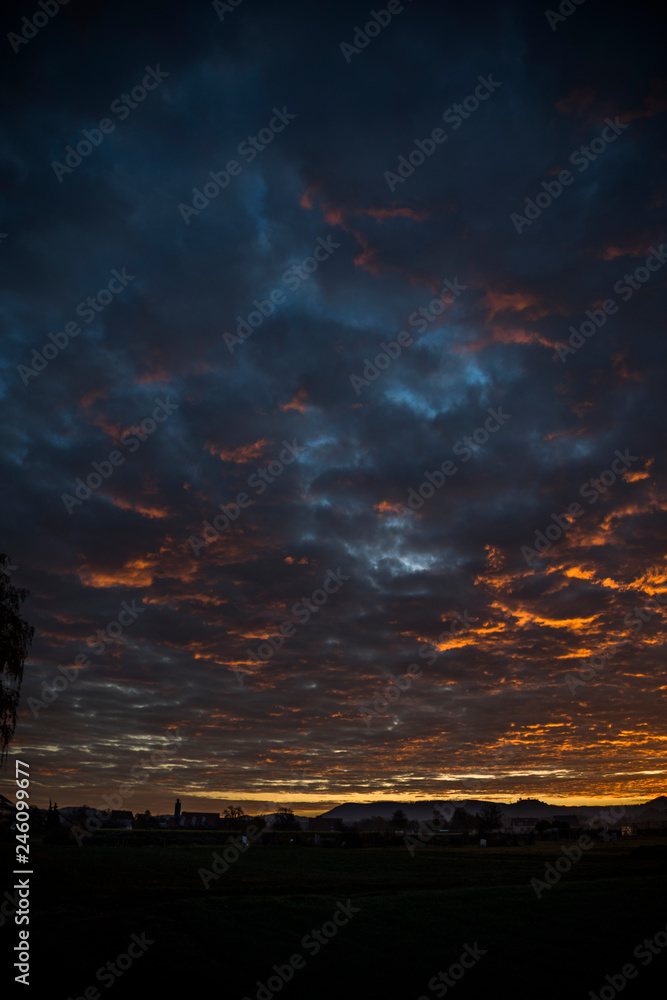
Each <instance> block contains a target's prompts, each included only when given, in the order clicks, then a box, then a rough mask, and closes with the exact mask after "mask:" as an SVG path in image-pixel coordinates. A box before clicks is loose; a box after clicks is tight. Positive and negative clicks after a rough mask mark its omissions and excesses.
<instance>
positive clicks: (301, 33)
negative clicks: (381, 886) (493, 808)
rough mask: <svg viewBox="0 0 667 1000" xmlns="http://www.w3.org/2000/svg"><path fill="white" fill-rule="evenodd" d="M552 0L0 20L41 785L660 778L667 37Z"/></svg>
mask: <svg viewBox="0 0 667 1000" xmlns="http://www.w3.org/2000/svg"><path fill="white" fill-rule="evenodd" d="M561 8H562V9H563V10H564V11H565V12H566V13H560V14H559V13H558V8H557V7H556V8H554V11H553V12H552V13H551V14H549V13H548V12H545V11H544V10H543V8H542V6H541V5H537V4H534V3H511V4H505V3H501V4H496V3H478V4H476V5H460V4H448V3H431V2H428V0H415V2H406V3H405V4H403V5H401V4H399V3H398V2H392V4H391V6H390V9H389V10H387V7H386V5H385V6H383V7H376V8H372V9H373V10H376V11H377V18H373V16H372V14H371V9H370V8H368V7H367V5H365V4H363V3H359V2H354V3H352V2H347V0H343V2H322V3H318V4H309V3H304V2H295V3H291V4H273V3H269V2H266V0H264V2H263V0H242V2H240V3H238V2H236V3H235V4H233V5H232V4H222V3H218V4H217V5H214V4H211V3H203V2H202V3H199V2H196V3H192V4H187V5H182V4H178V5H176V4H174V3H170V2H167V3H162V2H161V3H153V4H152V3H150V2H147V3H143V4H142V5H140V7H139V8H137V7H136V5H132V4H129V3H126V2H119V3H113V4H111V3H105V2H101V3H87V4H86V5H85V6H84V5H83V4H82V3H79V2H78V0H71V3H69V4H66V5H65V6H63V7H62V8H59V9H58V10H57V12H56V13H55V14H53V15H52V16H50V18H49V20H48V23H45V24H43V25H42V23H41V22H42V20H43V19H42V18H41V17H38V18H37V20H38V21H39V23H40V26H39V28H35V27H33V26H31V24H30V21H28V22H27V27H26V25H25V24H24V23H23V21H22V18H24V17H28V18H32V17H33V14H34V12H35V11H36V10H39V8H37V7H36V6H34V7H33V5H30V4H26V3H22V4H20V5H15V6H14V8H10V9H9V11H8V12H7V13H5V14H4V15H3V18H4V20H3V34H4V35H5V38H6V42H5V55H4V58H3V60H2V69H1V70H0V72H1V73H2V76H3V78H4V84H5V87H6V92H7V93H8V94H9V95H10V98H9V100H8V101H6V103H5V115H4V125H3V128H2V153H3V155H2V166H1V167H0V170H1V171H2V181H3V183H2V185H1V192H2V193H1V195H0V197H1V199H2V211H1V215H0V229H2V234H0V254H1V255H2V272H1V274H2V283H3V285H4V294H3V297H2V303H3V304H2V307H1V318H2V327H3V350H2V361H1V367H0V397H1V406H2V411H3V414H2V416H3V425H4V433H3V435H2V439H1V441H0V462H1V475H2V481H3V483H4V484H5V490H4V503H3V530H2V533H1V536H0V546H1V549H2V551H4V552H6V553H7V554H8V555H9V556H10V559H11V562H12V565H13V566H14V567H16V568H15V569H14V570H13V572H12V581H13V583H14V584H15V585H16V586H20V587H27V588H28V589H29V590H30V591H31V596H30V598H29V600H28V601H27V602H26V603H25V605H24V609H23V610H24V614H25V616H26V618H27V620H28V621H29V622H30V623H31V624H32V625H34V626H35V629H36V634H35V639H34V642H33V644H32V647H31V649H30V653H29V658H28V660H27V661H26V665H25V675H24V681H23V688H22V701H21V708H20V713H19V720H18V725H17V730H16V736H15V740H14V744H13V747H12V754H10V760H11V759H12V758H13V756H14V755H17V756H18V757H19V759H21V760H26V761H28V762H29V763H30V768H31V775H32V787H33V794H34V797H35V800H36V801H37V803H38V804H44V805H46V804H47V802H48V800H49V798H52V799H56V800H57V801H58V803H59V804H60V805H62V806H64V805H79V804H84V803H85V804H87V805H89V806H98V805H99V806H102V805H103V803H104V802H105V801H106V800H105V799H104V796H111V795H116V796H120V798H121V799H122V808H129V809H132V810H133V811H135V812H136V811H143V810H144V809H147V808H148V809H151V810H152V811H153V812H158V813H160V812H170V811H171V809H172V807H173V802H174V799H175V798H176V796H179V797H180V799H181V801H182V803H183V808H184V809H187V808H190V809H193V808H199V809H210V810H215V811H218V810H221V809H223V808H224V807H225V805H227V804H229V803H236V804H241V805H243V806H244V807H245V808H246V809H248V810H249V811H254V812H257V811H268V810H271V809H273V808H275V807H276V805H277V804H286V803H289V804H291V805H292V806H293V807H294V808H295V809H297V811H299V812H304V813H305V812H310V813H316V812H319V811H323V810H325V809H328V808H330V807H332V806H334V805H336V804H338V803H341V802H345V801H370V800H376V799H378V800H379V799H398V800H402V801H406V802H407V801H412V800H416V799H421V798H432V799H441V800H444V799H448V798H449V799H462V798H469V797H475V798H490V799H497V800H503V801H510V800H513V799H516V798H517V797H519V796H524V797H526V796H535V797H539V798H541V799H543V800H547V801H554V802H555V801H558V802H560V803H575V802H590V803H596V802H604V801H619V802H631V801H633V802H634V801H637V802H638V801H643V800H646V799H649V798H652V797H654V796H657V795H659V794H661V793H663V792H664V790H665V773H666V767H667V759H666V757H665V750H666V741H667V736H666V735H665V701H664V698H665V691H666V690H667V672H666V669H665V659H664V642H665V630H664V624H663V603H664V602H667V567H666V564H665V545H664V541H665V535H666V529H665V518H664V511H665V507H666V497H667V491H666V484H665V449H666V447H667V445H666V443H665V435H664V402H663V397H664V376H665V372H664V367H665V347H664V315H665V299H666V297H665V275H666V273H667V266H665V265H666V264H667V257H666V256H665V252H664V251H665V250H667V244H666V243H663V240H667V221H666V215H667V212H666V207H667V200H666V194H667V186H666V183H665V178H664V162H665V155H666V147H665V140H664V124H665V112H666V111H667V89H666V88H665V76H664V64H663V44H662V37H661V30H660V28H661V24H660V22H659V21H658V20H657V19H656V20H654V18H656V16H657V15H655V14H652V13H650V9H651V8H650V7H649V6H648V5H646V6H645V7H643V8H642V7H641V6H640V7H639V8H637V10H636V12H635V15H633V19H632V20H630V21H628V18H627V11H626V13H625V14H621V12H622V11H623V8H622V7H620V6H619V7H618V8H617V7H616V6H615V5H603V4H600V3H595V2H594V0H587V2H585V3H581V4H578V5H576V4H574V3H572V4H569V3H565V4H561ZM570 8H571V10H570ZM568 11H569V13H567V12H568ZM368 24H370V27H369V29H368V32H366V29H365V26H366V25H368ZM22 30H23V31H24V32H25V34H26V35H30V36H31V37H29V38H24V37H23V36H22V35H20V32H21V31H22ZM420 310H421V312H420ZM383 345H384V346H383ZM385 347H386V350H385ZM376 360H377V363H376ZM427 474H428V475H427ZM216 518H217V520H215V519H216ZM214 521H215V523H214ZM107 629H109V631H107ZM281 629H282V631H281ZM269 639H271V640H272V641H271V642H270V641H269ZM591 658H593V659H591ZM392 678H393V680H392ZM7 774H9V772H7ZM9 776H10V777H11V775H9ZM119 789H123V791H122V792H120V791H119Z"/></svg>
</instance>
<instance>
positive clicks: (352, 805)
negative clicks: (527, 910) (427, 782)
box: [322, 795, 667, 823]
mask: <svg viewBox="0 0 667 1000" xmlns="http://www.w3.org/2000/svg"><path fill="white" fill-rule="evenodd" d="M488 804H489V800H488V799H427V800H421V801H419V802H397V801H393V800H391V799H387V800H385V801H380V802H344V803H343V804H342V805H339V806H335V807H334V808H333V809H330V810H329V811H328V812H325V813H322V815H323V816H326V817H332V818H336V819H342V820H343V821H344V822H346V823H355V822H357V821H359V820H362V819H370V818H371V816H381V817H382V818H383V819H391V817H392V816H393V814H394V813H395V812H396V810H397V809H401V810H402V811H403V812H404V813H405V815H406V816H407V818H408V819H411V820H425V819H430V818H431V816H432V815H433V810H434V809H436V808H437V809H439V810H440V812H441V813H442V815H443V816H444V817H445V819H446V820H449V819H450V818H451V815H452V813H453V812H454V810H455V809H465V810H466V812H469V813H476V812H480V811H481V810H482V809H483V808H484V806H486V805H488ZM496 805H498V806H499V807H500V809H501V810H502V813H503V815H504V816H505V817H506V818H508V819H522V818H526V819H528V818H530V819H551V818H553V817H554V816H580V817H582V818H587V819H591V818H592V817H593V816H596V815H599V814H600V813H603V812H604V811H605V810H606V809H609V808H610V806H609V805H605V806H586V805H583V806H566V805H559V804H554V803H551V802H542V801H541V800H540V799H518V801H516V802H498V803H496ZM611 805H613V803H611ZM624 808H625V815H626V816H627V817H628V819H631V820H633V821H634V820H636V819H640V818H643V819H647V820H648V819H661V818H662V817H663V816H665V815H667V796H665V795H659V796H658V797H657V798H655V799H650V800H649V801H648V802H640V803H637V804H636V805H631V806H624Z"/></svg>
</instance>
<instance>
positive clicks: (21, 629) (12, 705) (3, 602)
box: [0, 554, 35, 764]
mask: <svg viewBox="0 0 667 1000" xmlns="http://www.w3.org/2000/svg"><path fill="white" fill-rule="evenodd" d="M12 569H16V567H15V566H12V565H11V564H10V561H9V557H8V556H6V555H4V554H2V555H0V763H2V764H6V759H7V748H8V747H9V744H10V742H11V740H12V737H13V736H14V730H15V729H16V711H17V709H18V707H19V699H20V697H21V681H22V680H23V664H24V663H25V658H26V655H27V653H28V646H29V645H30V643H31V642H32V637H33V635H34V634H35V630H34V628H33V627H32V625H28V623H27V622H26V621H24V620H23V618H21V615H20V614H19V608H20V607H21V605H22V604H23V602H24V601H25V599H26V597H28V595H29V593H30V591H28V590H21V589H19V588H18V587H12V585H11V582H10V573H11V570H12Z"/></svg>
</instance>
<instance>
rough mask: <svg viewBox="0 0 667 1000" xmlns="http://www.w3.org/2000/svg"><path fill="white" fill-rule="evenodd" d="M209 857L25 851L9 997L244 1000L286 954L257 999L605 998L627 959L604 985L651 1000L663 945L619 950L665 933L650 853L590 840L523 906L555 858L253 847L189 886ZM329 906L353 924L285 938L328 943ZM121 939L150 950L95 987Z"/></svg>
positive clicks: (106, 850) (543, 852) (665, 912)
mask: <svg viewBox="0 0 667 1000" xmlns="http://www.w3.org/2000/svg"><path fill="white" fill-rule="evenodd" d="M216 850H217V851H218V852H221V851H222V850H223V847H222V846H220V847H218V848H214V847H177V846H174V847H167V848H156V847H144V848H136V847H116V848H114V847H84V848H81V849H77V848H72V847H44V846H39V845H37V844H36V845H35V846H34V848H33V856H32V862H33V868H34V871H35V875H34V876H33V895H32V908H33V909H32V919H31V924H30V929H31V944H32V950H33V952H34V961H33V982H34V984H35V985H34V987H33V990H32V993H29V991H27V990H26V991H25V994H24V995H26V996H28V995H32V996H34V997H42V996H43V997H47V996H48V997H49V998H54V1000H60V998H62V1000H66V998H68V997H72V998H76V997H80V996H84V995H85V994H84V991H85V989H86V987H88V986H94V985H97V987H99V989H100V994H101V996H103V997H106V996H111V997H113V996H118V997H128V998H132V997H135V996H136V997H146V996H158V995H161V996H166V995H177V992H178V993H180V992H181V990H187V991H188V992H187V994H186V995H188V996H199V995H201V993H200V991H201V989H202V988H213V989H215V990H216V991H217V992H216V996H220V997H224V998H225V1000H227V998H230V1000H236V998H238V1000H242V998H243V997H249V998H251V1000H255V998H256V997H257V994H258V990H259V987H258V985H257V980H260V981H261V982H262V983H266V982H267V980H268V979H269V978H270V977H271V976H275V970H274V969H273V966H274V964H277V965H278V966H283V967H284V966H285V965H286V963H288V962H289V960H290V957H291V956H292V955H295V954H300V955H302V956H303V961H304V963H305V964H303V967H301V968H299V969H298V971H296V972H294V974H293V976H292V978H291V980H290V981H289V982H288V983H287V984H284V985H281V988H280V990H278V989H277V987H278V985H279V984H281V983H282V981H281V980H276V979H274V980H272V987H273V989H271V987H269V990H266V991H260V992H259V997H260V1000H269V997H270V996H271V995H274V993H277V992H279V994H280V996H281V997H284V998H285V1000H292V998H293V1000H297V998H298V1000H301V998H308V1000H315V998H329V997H331V998H341V1000H345V998H348V997H349V998H357V997H358V998H375V997H380V998H383V1000H401V998H406V1000H417V998H419V997H427V998H429V1000H430V998H433V997H437V996H445V995H446V996H448V997H449V996H453V997H455V998H456V1000H464V998H466V997H469V998H475V1000H478V998H491V997H494V998H495V997H502V996H505V995H507V996H510V995H516V996H519V995H521V996H530V997H535V998H537V1000H543V998H552V997H553V998H558V1000H562V998H564V997H566V998H568V1000H570V998H576V997H581V998H582V1000H583V998H589V996H590V991H591V990H593V991H594V995H596V996H598V995H599V990H600V988H601V987H604V986H605V985H607V986H608V989H609V990H611V989H612V988H611V987H609V985H608V980H607V979H605V976H606V975H607V974H609V975H610V976H617V975H618V974H619V973H620V971H621V969H622V967H623V966H624V965H626V964H627V963H629V962H630V963H633V965H634V966H635V968H636V969H637V970H638V973H637V976H636V978H634V979H632V980H631V981H628V983H627V985H626V986H625V988H624V989H623V990H622V991H621V992H622V994H623V996H624V998H626V1000H637V998H640V997H641V998H650V1000H653V998H657V997H661V996H663V995H664V983H665V981H666V979H667V948H666V949H665V952H664V953H662V954H658V955H656V956H655V957H652V958H651V960H650V962H648V963H647V960H646V957H645V956H646V955H650V952H643V953H642V954H643V956H644V957H643V960H642V958H638V957H637V956H633V951H634V949H635V948H636V946H638V945H640V944H641V942H642V941H643V940H644V938H649V939H653V938H654V936H655V935H656V933H658V935H659V940H660V934H659V932H660V931H664V930H665V926H666V925H667V892H666V889H667V877H666V861H667V845H665V843H664V841H663V842H662V843H661V844H659V843H648V842H645V841H639V842H638V841H636V840H635V841H627V842H626V841H623V842H619V843H597V844H596V845H595V846H594V847H593V848H592V849H591V850H590V851H588V852H586V853H585V854H584V855H583V857H582V859H581V860H580V861H579V862H578V863H577V864H575V865H574V866H573V867H572V869H571V870H570V871H569V872H568V873H566V874H563V876H562V877H561V879H560V881H558V882H557V884H555V885H554V886H553V888H551V889H549V890H548V891H545V892H544V894H543V896H542V898H541V899H538V898H537V897H536V895H535V892H534V891H533V888H532V887H531V885H530V880H531V878H542V877H543V874H544V866H545V864H546V863H547V862H548V861H550V860H551V861H555V860H556V859H557V858H559V857H562V856H563V855H562V854H561V850H560V845H558V844H553V843H549V844H537V845H536V846H534V847H507V848H502V849H501V848H498V849H488V848H487V849H481V848H479V847H461V848H451V849H445V848H427V849H423V850H421V851H418V852H417V853H416V855H415V857H410V855H409V854H408V851H407V850H406V849H405V848H389V849H359V850H351V849H340V848H334V849H322V848H300V847H292V848H290V847H282V848H281V847H265V846H262V845H259V844H258V845H254V846H251V847H250V849H249V850H248V852H247V853H246V854H245V855H243V856H242V857H240V858H239V860H238V861H237V862H236V863H235V864H233V865H232V866H231V867H230V869H229V870H228V871H227V872H226V873H225V874H222V875H221V876H220V877H219V878H218V879H217V880H215V881H212V882H211V883H210V888H208V889H205V888H204V886H203V884H202V881H201V879H200V877H199V875H198V869H200V868H207V869H209V870H210V869H211V866H212V855H213V852H214V851H216ZM4 853H5V852H4V850H3V854H4ZM5 860H9V859H8V858H5ZM5 870H6V868H5ZM339 901H340V902H341V903H343V904H348V901H349V903H350V904H351V906H352V907H355V908H358V912H356V913H353V915H352V917H351V919H349V922H348V923H346V924H345V925H344V926H341V927H340V928H339V929H338V930H337V931H336V933H335V936H333V937H331V938H330V939H327V938H326V937H325V938H323V940H324V941H325V942H326V943H325V944H323V945H322V946H320V948H319V953H318V954H314V951H315V943H314V941H313V939H312V938H308V939H307V941H308V942H313V943H309V944H308V945H307V946H306V945H304V943H303V939H304V937H305V935H308V934H310V933H311V931H312V930H313V929H315V930H317V929H319V928H321V927H322V925H323V924H326V925H327V930H328V931H329V933H331V932H332V928H334V927H335V924H333V923H331V924H327V922H328V921H331V920H332V917H333V915H334V913H336V912H338V913H341V911H340V910H338V911H337V904H338V903H339ZM338 919H339V920H341V921H342V920H343V919H344V917H340V916H339V917H338ZM0 934H1V935H2V937H3V938H4V939H5V942H7V941H8V938H14V937H15V934H16V928H15V927H14V925H13V924H11V923H9V922H7V923H5V925H4V927H3V928H2V930H1V931H0ZM133 934H135V935H137V937H138V938H139V939H140V940H141V938H142V935H145V936H146V937H145V939H144V940H145V941H153V942H154V943H153V944H150V945H149V946H148V948H147V950H146V951H145V952H144V953H143V954H141V957H139V958H137V959H136V960H135V961H134V962H133V964H132V965H131V967H129V968H128V969H127V970H126V971H125V972H124V973H123V974H122V978H118V979H116V980H115V981H113V974H111V973H108V972H107V973H106V979H105V980H104V981H102V982H100V980H99V979H98V980H96V972H97V970H98V969H100V968H101V967H102V966H105V965H106V963H107V962H112V963H113V962H114V960H115V958H116V956H117V955H119V954H121V953H124V952H127V948H128V944H129V943H130V942H131V939H132V935H133ZM665 940H667V937H666V938H665ZM11 943H12V944H14V943H15V941H13V940H12V942H11ZM465 945H469V946H470V949H471V951H472V952H475V948H477V955H478V956H479V955H480V952H481V951H483V952H484V954H483V955H482V956H481V957H478V959H477V961H476V962H475V964H473V965H472V968H470V969H469V970H468V971H466V972H465V973H464V974H463V976H462V978H461V979H459V980H458V981H456V980H452V979H450V983H452V984H453V985H450V986H449V987H446V985H445V983H443V984H442V985H438V984H437V983H435V982H432V986H433V987H437V989H433V988H431V989H429V985H428V984H429V981H432V980H433V977H434V976H436V975H437V973H438V972H439V970H442V971H443V972H445V973H446V972H447V970H448V968H449V967H450V966H452V964H453V963H458V962H459V958H460V956H461V954H462V953H463V952H464V947H465ZM134 950H135V953H136V952H137V951H138V946H135V949H134ZM468 954H470V951H469V952H468ZM472 962H473V960H472V958H469V959H468V964H472ZM121 964H125V960H122V962H121ZM296 964H297V965H300V964H301V963H299V962H297V963H296ZM118 971H120V970H118ZM454 974H455V975H458V974H459V968H458V967H457V966H455V969H454ZM109 980H112V981H111V982H110V981H109ZM616 982H617V984H618V983H620V980H616ZM445 989H446V993H445V992H443V991H444V990H445ZM109 990H112V992H109ZM89 995H94V994H89ZM602 996H603V998H610V997H611V996H612V993H610V992H605V991H603V994H602Z"/></svg>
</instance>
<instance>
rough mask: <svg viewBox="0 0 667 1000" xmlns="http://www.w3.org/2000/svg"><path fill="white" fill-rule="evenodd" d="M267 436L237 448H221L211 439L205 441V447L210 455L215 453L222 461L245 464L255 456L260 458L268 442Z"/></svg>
mask: <svg viewBox="0 0 667 1000" xmlns="http://www.w3.org/2000/svg"><path fill="white" fill-rule="evenodd" d="M268 443H269V442H268V439H267V438H260V439H259V441H254V442H253V443H252V444H242V445H239V447H238V448H221V447H219V446H218V445H216V444H213V443H212V442H211V441H207V443H206V447H207V448H208V450H209V451H210V453H211V454H212V455H217V457H218V458H219V459H221V461H223V462H235V463H236V464H237V465H245V463H246V462H252V461H254V460H255V459H256V458H261V456H262V454H263V452H264V448H265V447H266V446H267V444H268Z"/></svg>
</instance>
